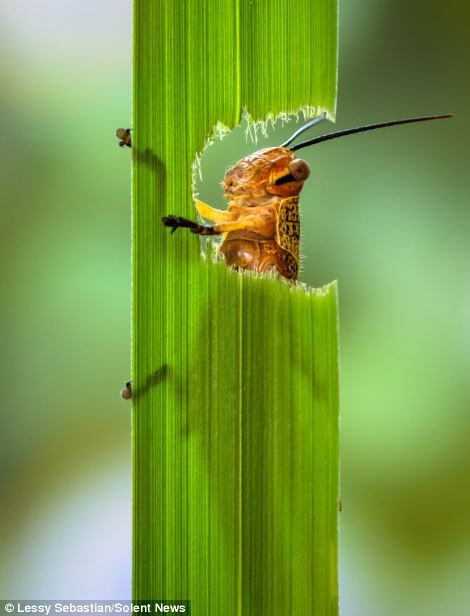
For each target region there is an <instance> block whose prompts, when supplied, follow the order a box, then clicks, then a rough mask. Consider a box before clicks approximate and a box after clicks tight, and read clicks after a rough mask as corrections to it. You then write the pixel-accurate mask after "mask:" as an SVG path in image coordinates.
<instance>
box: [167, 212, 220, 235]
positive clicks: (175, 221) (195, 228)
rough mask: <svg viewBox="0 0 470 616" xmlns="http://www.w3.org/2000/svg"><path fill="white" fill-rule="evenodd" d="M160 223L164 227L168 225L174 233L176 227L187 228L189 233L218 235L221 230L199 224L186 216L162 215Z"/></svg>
mask: <svg viewBox="0 0 470 616" xmlns="http://www.w3.org/2000/svg"><path fill="white" fill-rule="evenodd" d="M162 223H163V224H164V225H165V227H170V228H171V232H172V233H174V232H175V231H176V229H178V227H182V228H184V229H189V230H190V231H191V233H197V235H219V234H220V233H221V232H220V231H216V230H215V228H214V227H211V226H209V225H200V224H198V223H197V222H194V221H193V220H189V219H188V218H181V217H180V216H164V217H163V218H162Z"/></svg>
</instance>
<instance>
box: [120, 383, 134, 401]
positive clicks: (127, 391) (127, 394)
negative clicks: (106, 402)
mask: <svg viewBox="0 0 470 616" xmlns="http://www.w3.org/2000/svg"><path fill="white" fill-rule="evenodd" d="M121 396H122V397H123V398H124V400H130V399H131V398H132V381H127V383H126V385H125V387H124V389H123V390H122V391H121Z"/></svg>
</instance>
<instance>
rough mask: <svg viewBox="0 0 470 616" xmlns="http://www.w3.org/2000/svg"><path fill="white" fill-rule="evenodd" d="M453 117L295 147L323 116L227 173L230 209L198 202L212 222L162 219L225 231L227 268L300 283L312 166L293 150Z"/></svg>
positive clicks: (195, 229)
mask: <svg viewBox="0 0 470 616" xmlns="http://www.w3.org/2000/svg"><path fill="white" fill-rule="evenodd" d="M450 117H452V114H446V115H434V116H423V117H418V118H407V119H404V120H393V121H391V122H382V123H380V124H368V125H366V126H359V127H357V128H350V129H346V130H340V131H336V132H333V133H328V134H326V135H321V136H320V137H314V138H313V139H309V140H307V141H303V142H302V143H298V144H297V145H293V146H292V145H291V143H292V142H293V141H294V140H295V139H296V138H297V137H298V136H299V135H301V134H302V133H303V132H304V131H306V130H307V129H309V128H311V127H312V126H314V125H315V124H318V123H319V122H321V121H322V120H324V119H326V116H325V115H323V116H320V117H319V118H315V119H314V120H312V121H310V122H308V123H307V124H305V126H302V127H301V128H300V129H299V130H297V131H296V132H295V133H294V134H293V135H292V136H291V137H290V138H289V139H288V140H287V141H286V142H285V143H283V144H282V145H280V146H279V147H276V148H266V149H264V150H259V151H258V152H255V153H254V154H250V155H249V156H246V157H245V158H242V160H240V161H239V162H238V163H236V165H234V166H233V167H231V168H230V169H229V170H228V171H227V172H226V174H225V178H224V181H223V182H222V187H223V189H224V191H225V194H224V198H225V199H227V200H228V201H229V205H228V209H227V211H222V210H217V209H215V208H213V207H210V206H209V205H207V204H205V203H203V202H202V201H198V200H196V207H197V210H198V212H199V214H200V215H201V216H202V218H205V219H206V220H209V221H211V222H213V223H215V224H214V225H213V226H209V225H201V224H198V223H196V222H194V221H192V220H188V219H187V218H181V217H179V216H164V217H163V218H162V223H163V224H164V225H165V226H166V227H171V229H172V233H173V232H174V231H176V229H177V228H178V227H184V228H187V229H189V230H190V231H191V232H192V233H196V234H198V235H222V236H223V239H222V243H221V244H220V252H221V253H222V255H223V256H224V259H225V263H226V264H227V265H228V266H231V267H234V268H236V269H245V270H251V271H255V272H270V271H275V272H277V273H278V274H279V275H280V276H282V277H283V278H286V279H287V280H292V281H296V280H297V278H298V275H299V262H300V216H299V194H300V192H301V190H302V188H303V185H304V182H305V180H307V178H308V177H309V175H310V168H309V166H308V164H307V163H306V162H305V161H304V160H302V159H300V158H297V157H296V155H295V152H296V151H297V150H300V149H302V148H306V147H309V146H311V145H315V144H317V143H321V142H322V141H330V140H331V139H337V138H338V137H344V136H346V135H352V134H354V133H360V132H365V131H369V130H375V129H377V128H385V127H388V126H396V125H398V124H409V123H412V122H425V121H427V120H440V119H444V118H450Z"/></svg>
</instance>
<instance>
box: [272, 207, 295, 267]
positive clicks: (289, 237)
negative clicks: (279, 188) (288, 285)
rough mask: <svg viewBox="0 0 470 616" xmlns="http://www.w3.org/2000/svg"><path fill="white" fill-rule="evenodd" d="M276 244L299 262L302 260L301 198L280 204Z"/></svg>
mask: <svg viewBox="0 0 470 616" xmlns="http://www.w3.org/2000/svg"><path fill="white" fill-rule="evenodd" d="M276 242H277V244H278V246H280V247H281V248H282V249H283V250H285V251H286V252H288V253H289V254H290V255H292V257H293V258H294V259H295V260H296V262H297V263H298V262H299V259H300V215H299V197H289V198H288V199H283V200H282V201H281V202H280V203H279V211H278V219H277V223H276Z"/></svg>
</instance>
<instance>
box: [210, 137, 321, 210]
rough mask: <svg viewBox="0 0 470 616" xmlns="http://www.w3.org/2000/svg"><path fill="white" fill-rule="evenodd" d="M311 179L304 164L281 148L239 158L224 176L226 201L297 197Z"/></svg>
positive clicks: (223, 184)
mask: <svg viewBox="0 0 470 616" xmlns="http://www.w3.org/2000/svg"><path fill="white" fill-rule="evenodd" d="M309 175H310V169H309V167H308V165H307V163H306V162H305V161H303V160H301V159H299V158H296V156H295V155H294V153H293V152H291V151H290V150H288V149H286V148H284V147H277V148H267V149H265V150H259V151H258V152H255V153H254V154H250V156H246V157H245V158H242V160H240V161H239V162H238V163H237V164H236V165H234V166H233V167H231V168H230V169H229V170H228V171H227V173H226V174H225V178H224V181H223V183H222V187H223V188H224V190H225V198H226V199H233V198H234V197H239V198H240V197H245V198H246V199H247V200H248V199H253V200H257V199H263V198H267V197H272V195H279V196H282V197H293V196H296V195H298V194H299V193H300V191H301V190H302V187H303V185H304V182H305V180H306V179H307V178H308V176H309Z"/></svg>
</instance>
